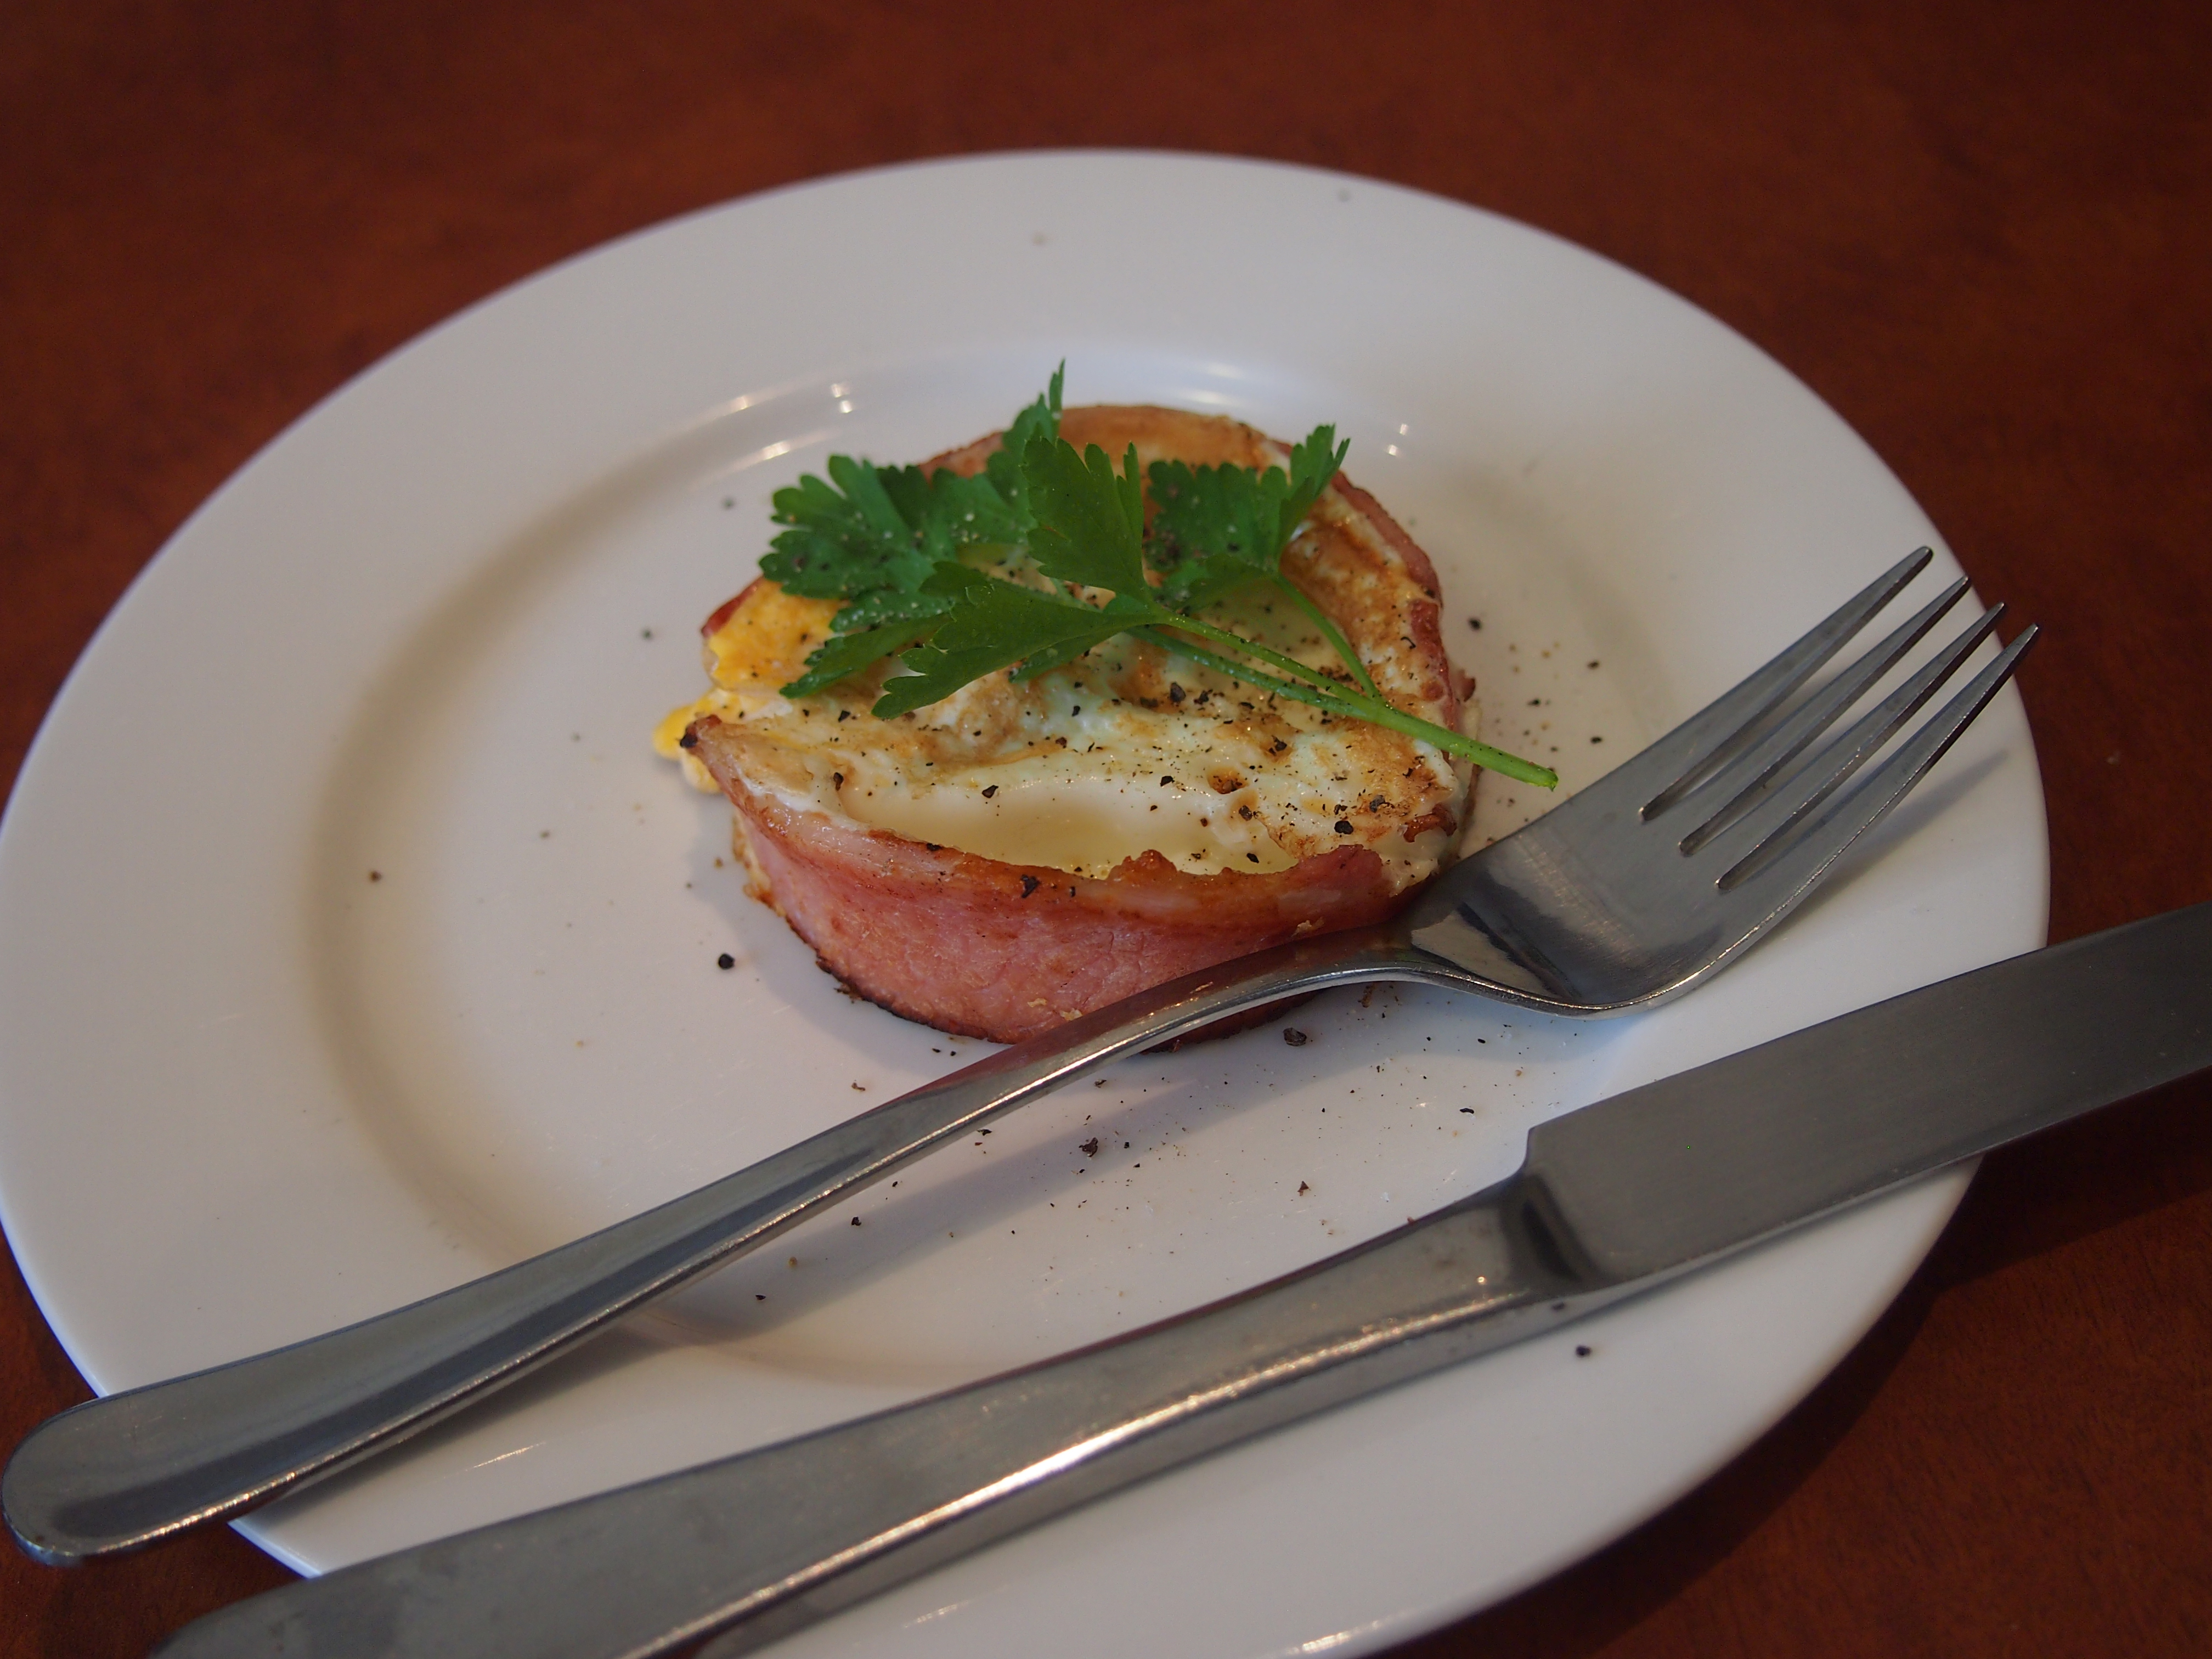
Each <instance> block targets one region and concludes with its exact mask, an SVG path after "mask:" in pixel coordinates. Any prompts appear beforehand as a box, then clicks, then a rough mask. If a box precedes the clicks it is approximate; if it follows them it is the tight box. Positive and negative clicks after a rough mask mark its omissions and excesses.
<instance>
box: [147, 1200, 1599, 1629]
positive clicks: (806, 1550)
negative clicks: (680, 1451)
mask: <svg viewBox="0 0 2212 1659" xmlns="http://www.w3.org/2000/svg"><path fill="white" fill-rule="evenodd" d="M1625 1293H1626V1290H1625V1288H1624V1287H1619V1286H1613V1287H1603V1286H1593V1285H1590V1284H1589V1283H1588V1282H1587V1281H1585V1280H1583V1279H1580V1278H1578V1277H1577V1276H1576V1275H1575V1274H1574V1273H1572V1271H1571V1269H1570V1268H1568V1267H1567V1266H1566V1264H1565V1261H1563V1260H1562V1259H1561V1253H1560V1251H1559V1249H1558V1248H1557V1247H1556V1244H1555V1243H1554V1242H1553V1239H1552V1237H1551V1236H1550V1234H1549V1233H1548V1231H1547V1228H1546V1225H1545V1221H1544V1219H1543V1217H1542V1214H1541V1206H1540V1205H1539V1204H1538V1203H1537V1202H1536V1201H1535V1200H1534V1199H1533V1198H1532V1195H1531V1194H1530V1191H1529V1189H1528V1188H1527V1186H1526V1185H1525V1183H1523V1182H1522V1181H1521V1180H1520V1179H1519V1177H1517V1176H1516V1177H1515V1178H1513V1179H1511V1180H1509V1181H1507V1182H1504V1183H1502V1184H1501V1185H1499V1186H1498V1187H1494V1188H1490V1189H1488V1190H1487V1191H1486V1192H1483V1193H1480V1194H1476V1195H1475V1196H1474V1197H1473V1198H1470V1199H1468V1200H1463V1201H1462V1202H1461V1203H1459V1204H1456V1205H1454V1206H1451V1207H1450V1208H1449V1209H1446V1210H1442V1211H1439V1212H1437V1213H1436V1214H1434V1215H1432V1216H1430V1217H1428V1218H1425V1219H1424V1220H1422V1221H1419V1222H1417V1223H1409V1224H1408V1225H1407V1226H1405V1227H1403V1228H1401V1229H1398V1230H1397V1231H1394V1232H1391V1233H1388V1234H1385V1235H1384V1236H1383V1237H1381V1238H1379V1239H1376V1240H1375V1241H1373V1242H1372V1243H1369V1244H1366V1245H1364V1246H1362V1247H1359V1248H1358V1249H1354V1250H1352V1251H1349V1252H1346V1254H1344V1255H1340V1256H1336V1257H1334V1258H1332V1259H1331V1260H1330V1261H1328V1262H1326V1263H1323V1264H1322V1265H1320V1266H1318V1267H1311V1268H1308V1269H1306V1270H1304V1272H1301V1273H1293V1274H1291V1275H1289V1276H1288V1277H1286V1278H1284V1279H1277V1280H1274V1281H1273V1282H1272V1283H1270V1284H1267V1285H1262V1286H1261V1287H1259V1288H1258V1289H1256V1290H1254V1291H1247V1292H1245V1293H1243V1295H1240V1296H1237V1297H1231V1298H1229V1299H1228V1300H1226V1301H1224V1302H1219V1303H1216V1304H1213V1305H1212V1306H1211V1307H1208V1308H1203V1309H1200V1310H1196V1311H1194V1312H1192V1313H1188V1314H1185V1315H1182V1316H1178V1317H1176V1318H1173V1319H1170V1320H1167V1321H1164V1322H1161V1323H1159V1324H1156V1325H1152V1326H1150V1327H1147V1328H1145V1329H1143V1330H1140V1331H1136V1332H1133V1333H1131V1334H1129V1335H1127V1336H1125V1337H1121V1338H1119V1339H1116V1340H1113V1341H1109V1342H1104V1343H1101V1344H1098V1345H1097V1346H1093V1347H1090V1348H1086V1349H1082V1350H1079V1351H1078V1352H1075V1353H1073V1354H1069V1355H1066V1356H1064V1357H1062V1358H1057V1359H1053V1360H1049V1361H1047V1362H1045V1363H1043V1364H1038V1365H1035V1366H1031V1367H1029V1368H1027V1369H1025V1370H1017V1371H1012V1372H1008V1373H1006V1375H1004V1376H999V1377H994V1378H992V1379H990V1380H987V1381H986V1382H982V1383H975V1384H973V1385H971V1386H969V1387H968V1388H964V1389H956V1390H954V1391H952V1392H951V1393H948V1394H943V1395H936V1396H933V1397H932V1398H930V1399H927V1400H923V1401H917V1402H916V1403H915V1404H913V1405H910V1406H905V1407H899V1408H897V1409H895V1410H892V1411H888V1412H884V1413H878V1415H876V1416H873V1417H868V1418H863V1419H859V1420H858V1421H856V1422H852V1423H848V1424H843V1425H839V1426H837V1427H835V1428H831V1429H826V1430H823V1431H819V1432H817V1433H815V1434H811V1435H807V1436H805V1437H801V1438H799V1439H796V1440H791V1441H786V1442H784V1443H781V1444H778V1445H774V1446H769V1447H765V1448H763V1449H760V1450H757V1451H752V1452H747V1453H744V1454H743V1455H739V1456H737V1457H732V1458H727V1459H725V1460H723V1461H722V1462H717V1463H710V1464H707V1465H704V1466H702V1467H701V1468H696V1469H690V1470H687V1471H684V1472H683V1473H681V1474H672V1475H667V1476H664V1477H662V1478H660V1479H659V1480H649V1481H646V1482H644V1483H642V1484H641V1485H638V1486H629V1487H625V1488H623V1489H622V1490H620V1491H617V1492H607V1493H605V1494H603V1495H600V1496H599V1497H594V1498H585V1499H582V1500H580V1501H578V1502H575V1503H572V1504H564V1505H562V1506H561V1507H560V1508H557V1509H552V1510H542V1511H540V1512H538V1513H537V1514H534V1515H527V1516H522V1517H520V1518H519V1519H517V1520H513V1521H507V1522H499V1523H497V1524H495V1525H493V1526H489V1527H485V1528H480V1529H478V1530H477V1531H475V1532H470V1533H464V1534H460V1535H459V1536H457V1537H453V1538H448V1539H443V1540H440V1541H436V1542H434V1543H429V1544H425V1545H422V1546H419V1547H416V1548H414V1549H410V1550H404V1551H401V1552H399V1553H396V1554H392V1555H388V1556H385V1557H382V1558H380V1559H376V1560H373V1561H368V1562H364V1563H362V1564H361V1565H357V1566H353V1567H349V1568H346V1569H344V1570H343V1571H337V1572H334V1573H331V1574H330V1575H328V1576H327V1577H322V1578H319V1579H313V1580H309V1581H307V1582H304V1583H298V1584H293V1585H288V1586H286V1587H285V1588H284V1589H278V1590H274V1591H271V1592H270V1593H268V1594H267V1595H261V1596H258V1597H256V1598H254V1599H253V1600H252V1601H243V1602H240V1603H238V1604H236V1605H234V1606H233V1607H227V1608H224V1609H222V1611H220V1612H217V1613H211V1614H210V1615H209V1616H207V1617H206V1618H204V1619H202V1620H199V1621H198V1622H197V1623H195V1624H192V1625H190V1626H186V1627H185V1629H184V1630H182V1631H180V1632H178V1633H177V1635H175V1636H174V1637H173V1638H171V1639H170V1641H169V1642H168V1643H167V1644H165V1645H164V1646H163V1647H161V1649H160V1650H159V1652H160V1653H161V1655H162V1656H164V1659H216V1656H229V1659H244V1656H276V1655H279V1654H301V1653H312V1654H314V1655H315V1656H317V1659H369V1656H372V1655H374V1656H378V1659H462V1656H472V1655H478V1654H483V1653H489V1652H501V1653H528V1654H531V1655H532V1656H534V1659H607V1656H617V1655H620V1656H643V1655H647V1654H655V1653H663V1652H666V1651H669V1650H672V1649H674V1648H676V1647H678V1646H679V1645H681V1644H685V1643H689V1642H694V1641H697V1640H698V1639H700V1638H702V1637H705V1636H709V1635H712V1634H714V1632H725V1634H724V1635H723V1637H722V1639H721V1640H720V1641H719V1642H717V1643H716V1644H714V1646H713V1647H711V1648H710V1649H708V1650H707V1653H706V1654H702V1659H708V1655H712V1656H716V1659H726V1656H729V1655H733V1654H737V1653H739V1652H744V1651H746V1650H750V1649H751V1648H753V1647H756V1646H757V1645H759V1644H762V1643H764V1642H768V1641H772V1640H774V1639H775V1638H778V1637H781V1636H783V1635H786V1634H788V1633H789V1632H792V1631H793V1630H795V1629H797V1628H799V1626H804V1625H806V1624H809V1623H811V1622H812V1621H813V1620H817V1619H820V1618H823V1617H824V1616H826V1615H827V1614H829V1613H833V1612H836V1610H838V1609H839V1608H841V1607H845V1606H847V1605H848V1604H850V1603H852V1602H854V1601H858V1600H860V1599H861V1598H862V1597H864V1596H867V1595H873V1594H875V1593H876V1592H878V1591H879V1590H882V1589H885V1588H887V1587H888V1586H890V1585H891V1584H894V1583H899V1582H901V1581H902V1580H904V1579H906V1578H909V1577H914V1576H915V1575H916V1574H919V1573H921V1572H925V1571H928V1570H929V1569H930V1568H932V1567H934V1566H936V1565H939V1564H941V1563H943V1562H945V1561H947V1560H950V1559H952V1558H953V1557H955V1556H957V1555H960V1554H963V1553H966V1552H968V1551H969V1550H973V1549H975V1548H977V1547H981V1546H982V1545H984V1544H987V1543H989V1542H991V1541H994V1540H995V1539H998V1538H1000V1537H1002V1536H1004V1535H1006V1534H1008V1533H1011V1532H1012V1531H1014V1530H1016V1529H1017V1528H1021V1527H1024V1526H1028V1525H1030V1524H1031V1523H1033V1522H1036V1521H1038V1520H1041V1519H1042V1518H1043V1517H1045V1516H1049V1515H1053V1514H1055V1513H1058V1512H1059V1511H1060V1510H1066V1509H1068V1508H1071V1507H1073V1506H1074V1505H1075V1504H1081V1503H1083V1502H1085V1501H1086V1500H1088V1499H1090V1498H1095V1497H1097V1496H1099V1495H1101V1494H1103V1493H1105V1492H1111V1491H1113V1490H1115V1488H1117V1487H1120V1486H1127V1485H1128V1484H1129V1483H1130V1482H1132V1481H1134V1480H1141V1479H1143V1478H1144V1477H1145V1476H1146V1475H1148V1474H1154V1473H1157V1472H1158V1471H1160V1470H1162V1469H1164V1468H1169V1467H1170V1466H1171V1465H1174V1464H1176V1463H1179V1462H1183V1461H1185V1460H1187V1459H1188V1458H1191V1457H1194V1456H1197V1455H1200V1454H1202V1453H1205V1452H1207V1451H1211V1450H1213V1449H1217V1448H1218V1447H1222V1446H1225V1445H1228V1444H1230V1443H1233V1442H1235V1441H1237V1440H1241V1439H1243V1438H1245V1437H1248V1436H1250V1435H1254V1434H1257V1433H1260V1432H1261V1431H1265V1430H1267V1429H1270V1428H1273V1427H1276V1426H1278V1425H1282V1424H1285V1423H1288V1422H1291V1421H1293V1420H1295V1419H1298V1418H1301V1417H1304V1416H1306V1415H1308V1414H1310V1413H1314V1412H1317V1411H1321V1410H1322V1409H1324V1408H1326V1407H1329V1406H1332V1405H1335V1404H1338V1403H1340V1402H1341V1401H1346V1400H1350V1399H1352V1398H1355V1397H1357V1396H1358V1395H1363V1394H1366V1393H1369V1392H1371V1391H1372V1390H1374V1389H1380V1388H1384V1387H1387V1386H1389V1384H1391V1383H1397V1382H1401V1381H1403V1380H1405V1379H1407V1378H1409V1377H1412V1376H1418V1375H1419V1374H1421V1373H1422V1372H1425V1371H1428V1370H1434V1369H1436V1368H1437V1367H1439V1366H1443V1365H1447V1364H1451V1363H1453V1362H1454V1361H1455V1360H1459V1359H1462V1358H1468V1356H1470V1355H1472V1354H1474V1353H1478V1352H1482V1351H1484V1350H1485V1349H1487V1348H1491V1347H1496V1346H1502V1345H1504V1343H1507V1342H1510V1341H1514V1340H1519V1339H1520V1338H1522V1337H1524V1336H1527V1335H1529V1334H1534V1332H1535V1331H1539V1330H1541V1329H1545V1328H1551V1327H1553V1326H1556V1325H1559V1324H1561V1323H1564V1322H1565V1321H1567V1320H1568V1319H1571V1318H1572V1317H1574V1316H1577V1315H1578V1314H1581V1313H1585V1312H1588V1311H1589V1310H1591V1309H1592V1308H1593V1307H1595V1306H1597V1305H1599V1304H1601V1303H1603V1302H1606V1301H1610V1300H1613V1299H1614V1298H1616V1297H1619V1296H1620V1295H1622V1294H1625Z"/></svg>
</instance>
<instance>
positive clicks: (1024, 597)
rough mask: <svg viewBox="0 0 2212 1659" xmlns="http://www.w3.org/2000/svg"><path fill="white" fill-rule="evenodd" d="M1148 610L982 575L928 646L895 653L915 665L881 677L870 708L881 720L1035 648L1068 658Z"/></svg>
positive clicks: (948, 693)
mask: <svg viewBox="0 0 2212 1659" xmlns="http://www.w3.org/2000/svg"><path fill="white" fill-rule="evenodd" d="M971 574H972V573H971ZM1151 610H1152V607H1150V606H1149V605H1146V606H1143V607H1141V609H1140V610H1139V611H1135V612H1134V613H1133V608H1132V607H1130V606H1128V605H1122V604H1121V603H1120V602H1119V601H1118V600H1116V601H1112V602H1109V603H1108V604H1106V605H1103V606H1094V605H1085V604H1084V603H1083V602H1082V601H1081V600H1080V599H1064V598H1062V597H1061V596H1060V595H1059V594H1056V593H1047V592H1042V591H1041V590H1039V589H1037V588H1034V587H1024V586H1020V585H1019V584H1018V583H1015V582H1009V581H1000V580H998V579H997V578H995V577H991V576H985V577H982V578H981V580H976V581H974V582H971V583H969V584H967V585H966V589H965V591H964V592H963V593H962V594H961V596H960V601H959V603H958V604H957V605H955V606H954V607H953V609H952V611H951V613H950V614H949V615H947V616H946V617H945V620H944V621H943V622H942V623H939V625H938V629H937V632H936V635H934V637H933V638H932V640H931V641H930V642H929V643H928V644H927V645H923V646H917V647H915V649H913V650H911V651H909V652H908V653H906V654H905V656H904V657H902V658H901V659H900V660H901V661H902V662H903V663H905V665H907V666H908V668H910V669H912V670H913V671H914V672H913V673H911V674H908V675H902V676H901V677H899V678H896V679H890V680H886V681H885V682H884V694H883V696H881V697H879V698H878V699H877V701H876V705H875V708H874V709H873V711H872V712H873V713H874V714H875V715H876V716H877V718H878V719H879V720H889V719H891V718H892V717H893V716H895V715H898V714H905V713H907V712H908V710H909V709H914V708H922V707H924V706H925V705H927V704H929V703H933V702H939V700H941V699H943V698H945V697H949V696H951V695H952V694H953V693H954V692H955V691H957V690H959V689H960V688H961V687H962V686H963V685H966V684H969V682H971V681H974V680H979V679H981V678H983V677H984V676H985V675H986V674H992V673H996V672H997V671H999V670H1000V669H1002V668H1011V667H1012V666H1014V665H1016V664H1018V663H1019V662H1021V661H1022V660H1023V659H1024V658H1027V657H1030V656H1034V655H1036V654H1037V653H1040V652H1045V651H1060V652H1065V653H1067V654H1066V656H1064V657H1063V658H1062V660H1072V659H1073V657H1075V656H1079V655H1081V654H1082V653H1083V652H1085V651H1088V650H1089V649H1090V648H1091V647H1092V646H1094V645H1099V644H1103V642H1104V641H1108V640H1110V639H1112V638H1113V637H1114V635H1116V634H1119V633H1121V631H1122V630H1123V629H1127V628H1128V627H1130V626H1131V625H1132V624H1133V623H1134V622H1135V621H1136V620H1137V619H1138V617H1139V615H1149V614H1151Z"/></svg>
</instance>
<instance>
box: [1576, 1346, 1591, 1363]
mask: <svg viewBox="0 0 2212 1659" xmlns="http://www.w3.org/2000/svg"><path fill="white" fill-rule="evenodd" d="M1589 1357H1590V1351H1589V1344H1587V1343H1583V1342H1577V1343H1576V1344H1575V1358H1577V1359H1588V1358H1589Z"/></svg>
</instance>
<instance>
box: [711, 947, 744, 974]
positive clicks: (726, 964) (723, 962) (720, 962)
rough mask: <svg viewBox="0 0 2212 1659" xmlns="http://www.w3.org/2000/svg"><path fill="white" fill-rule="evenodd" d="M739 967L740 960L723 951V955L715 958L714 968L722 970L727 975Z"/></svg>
mask: <svg viewBox="0 0 2212 1659" xmlns="http://www.w3.org/2000/svg"><path fill="white" fill-rule="evenodd" d="M737 965H738V959H737V958H736V957H733V956H732V955H731V954H730V953H729V952H728V951H723V952H722V954H721V955H720V956H719V957H715V958H714V966H716V967H717V968H719V969H721V970H722V971H723V972H724V973H728V972H729V971H730V969H732V968H734V967H736V966H737Z"/></svg>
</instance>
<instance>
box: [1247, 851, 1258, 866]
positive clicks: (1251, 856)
mask: <svg viewBox="0 0 2212 1659" xmlns="http://www.w3.org/2000/svg"><path fill="white" fill-rule="evenodd" d="M1259 861H1260V855H1259V854H1257V853H1247V854H1245V855H1244V862H1245V863H1247V864H1257V863H1258V862H1259Z"/></svg>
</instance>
